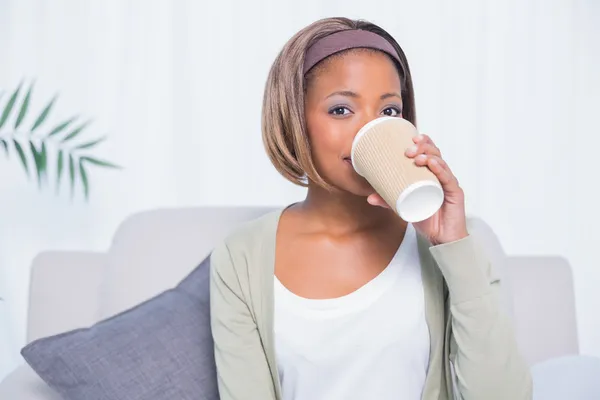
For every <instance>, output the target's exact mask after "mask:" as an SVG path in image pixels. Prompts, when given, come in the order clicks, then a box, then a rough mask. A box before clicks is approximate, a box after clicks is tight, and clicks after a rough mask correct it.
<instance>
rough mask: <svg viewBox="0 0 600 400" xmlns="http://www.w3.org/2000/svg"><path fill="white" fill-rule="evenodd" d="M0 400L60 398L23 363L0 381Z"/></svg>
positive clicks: (50, 399)
mask: <svg viewBox="0 0 600 400" xmlns="http://www.w3.org/2000/svg"><path fill="white" fill-rule="evenodd" d="M0 400H61V397H60V396H59V395H58V394H57V393H56V392H55V391H54V390H52V389H51V388H50V387H49V386H48V385H46V383H45V382H44V381H43V380H42V379H41V378H40V377H39V376H38V375H37V374H36V373H35V372H34V371H33V370H32V369H31V368H30V367H29V365H26V364H25V365H21V366H20V367H19V368H17V369H16V370H14V371H13V372H12V373H11V374H10V375H8V376H7V377H6V378H4V380H2V382H0Z"/></svg>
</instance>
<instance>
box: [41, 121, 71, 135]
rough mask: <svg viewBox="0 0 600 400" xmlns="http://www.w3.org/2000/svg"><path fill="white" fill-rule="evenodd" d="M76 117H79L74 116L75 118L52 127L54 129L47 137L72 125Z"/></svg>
mask: <svg viewBox="0 0 600 400" xmlns="http://www.w3.org/2000/svg"><path fill="white" fill-rule="evenodd" d="M76 119H77V117H73V118H71V119H68V120H66V121H65V122H63V123H61V124H60V125H57V126H56V128H54V129H52V131H50V133H49V134H48V135H47V136H46V137H50V136H54V135H56V134H58V133H60V132H62V131H64V130H65V129H66V128H67V126H69V125H71V123H72V122H73V121H75V120H76Z"/></svg>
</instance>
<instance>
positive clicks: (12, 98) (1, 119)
mask: <svg viewBox="0 0 600 400" xmlns="http://www.w3.org/2000/svg"><path fill="white" fill-rule="evenodd" d="M22 84H23V83H22V82H21V83H20V84H19V86H18V87H17V89H16V90H15V91H14V92H13V94H12V96H10V99H8V103H6V106H5V107H4V111H3V112H2V116H1V117H0V128H2V127H3V126H4V124H5V123H6V120H7V119H8V116H9V115H10V113H11V111H12V109H13V107H14V106H15V101H17V97H18V96H19V92H20V91H21V85H22Z"/></svg>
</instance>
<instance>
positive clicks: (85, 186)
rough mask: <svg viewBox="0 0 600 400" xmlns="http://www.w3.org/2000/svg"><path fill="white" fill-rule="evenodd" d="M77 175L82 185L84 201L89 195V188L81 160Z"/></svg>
mask: <svg viewBox="0 0 600 400" xmlns="http://www.w3.org/2000/svg"><path fill="white" fill-rule="evenodd" d="M79 175H80V176H81V183H83V194H84V195H85V199H86V200H88V198H89V195H90V187H89V183H88V178H87V173H86V172H85V166H84V165H83V161H81V159H79Z"/></svg>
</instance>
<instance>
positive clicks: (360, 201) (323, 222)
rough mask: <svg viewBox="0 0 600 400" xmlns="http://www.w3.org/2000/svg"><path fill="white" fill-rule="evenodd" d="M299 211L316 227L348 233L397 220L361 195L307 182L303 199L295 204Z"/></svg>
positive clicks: (397, 220) (391, 212)
mask: <svg viewBox="0 0 600 400" xmlns="http://www.w3.org/2000/svg"><path fill="white" fill-rule="evenodd" d="M299 207H300V209H301V210H302V212H304V213H305V215H306V216H307V217H309V218H311V219H312V220H313V221H316V224H317V225H318V226H319V228H325V229H327V230H328V231H330V232H339V233H342V234H343V233H351V232H357V231H363V230H369V229H376V228H378V227H383V226H386V225H388V226H389V224H390V223H394V222H400V221H401V220H400V218H398V217H397V216H396V215H395V214H394V212H393V211H392V210H390V209H387V208H383V207H378V206H373V205H371V204H369V203H368V202H367V199H366V198H365V197H364V196H355V195H352V194H349V193H343V192H340V191H333V192H330V191H327V190H326V189H323V188H321V187H320V186H318V185H314V184H312V183H309V186H308V193H307V195H306V199H305V200H304V201H303V202H302V203H301V204H300V205H299Z"/></svg>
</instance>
